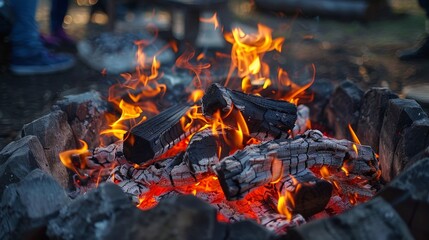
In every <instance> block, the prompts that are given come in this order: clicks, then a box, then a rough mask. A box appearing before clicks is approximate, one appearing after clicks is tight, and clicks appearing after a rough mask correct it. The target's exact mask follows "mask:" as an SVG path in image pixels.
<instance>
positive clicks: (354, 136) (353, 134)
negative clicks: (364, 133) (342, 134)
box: [348, 123, 361, 145]
mask: <svg viewBox="0 0 429 240" xmlns="http://www.w3.org/2000/svg"><path fill="white" fill-rule="evenodd" d="M348 127H349V131H350V135H352V139H353V142H355V143H357V144H359V145H361V143H360V140H359V138H358V136H357V135H356V133H355V131H354V130H353V128H352V125H351V124H350V123H349V125H348Z"/></svg>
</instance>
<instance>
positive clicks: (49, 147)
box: [22, 110, 76, 188]
mask: <svg viewBox="0 0 429 240" xmlns="http://www.w3.org/2000/svg"><path fill="white" fill-rule="evenodd" d="M28 135H35V136H37V138H38V139H39V141H40V143H41V144H42V146H43V149H44V150H45V155H46V158H47V160H48V164H49V169H50V172H51V174H52V176H53V177H54V178H55V179H56V180H57V181H58V182H59V183H60V184H61V186H63V187H64V188H68V187H69V182H70V181H69V174H68V172H67V169H66V167H65V166H64V165H63V164H62V163H61V161H60V159H59V156H58V154H59V153H60V152H63V151H65V150H69V149H74V148H76V143H75V140H74V137H73V132H72V130H71V128H70V125H69V124H68V122H67V115H66V114H65V113H64V112H63V111H60V110H58V111H53V112H51V113H49V114H48V115H45V116H43V117H41V118H39V119H36V120H34V121H33V122H31V123H28V124H25V125H24V127H23V129H22V136H28Z"/></svg>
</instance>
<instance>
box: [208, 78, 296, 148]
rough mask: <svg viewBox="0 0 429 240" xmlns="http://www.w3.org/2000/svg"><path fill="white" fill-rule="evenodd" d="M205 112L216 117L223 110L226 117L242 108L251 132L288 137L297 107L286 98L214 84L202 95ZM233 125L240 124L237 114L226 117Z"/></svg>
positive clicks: (226, 120) (261, 135) (265, 137)
mask: <svg viewBox="0 0 429 240" xmlns="http://www.w3.org/2000/svg"><path fill="white" fill-rule="evenodd" d="M202 108H203V114H204V115H206V116H212V115H213V114H214V113H215V112H217V111H220V112H221V114H222V116H225V115H226V114H227V113H229V112H231V111H232V112H236V111H240V112H241V114H242V115H243V117H244V119H245V121H246V123H247V127H248V128H249V132H250V133H251V135H252V136H254V137H256V138H259V139H267V138H281V137H284V136H287V132H288V131H289V130H291V129H292V128H293V126H294V124H295V121H296V118H297V116H296V106H295V105H293V104H291V103H288V102H286V101H280V100H273V99H268V98H263V97H259V96H255V95H250V94H245V93H242V92H239V91H234V90H230V89H227V88H224V87H222V86H221V85H219V84H212V85H211V86H210V87H209V88H208V89H207V90H206V93H205V95H204V96H203V98H202ZM224 121H225V123H226V124H228V125H229V126H231V127H234V126H236V122H237V119H236V118H235V117H234V114H230V117H226V118H225V119H224Z"/></svg>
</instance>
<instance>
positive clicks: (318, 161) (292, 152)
mask: <svg viewBox="0 0 429 240" xmlns="http://www.w3.org/2000/svg"><path fill="white" fill-rule="evenodd" d="M353 145H354V143H353V142H350V141H348V140H336V139H331V138H326V137H323V134H322V133H321V132H320V131H318V130H309V131H307V132H306V133H305V134H303V135H301V136H298V137H296V138H294V139H279V140H272V141H267V142H264V143H262V144H255V145H250V146H247V147H245V148H244V149H243V150H240V151H237V152H236V153H234V154H233V155H231V156H228V157H226V158H224V159H223V160H222V161H221V162H219V163H218V164H216V165H215V167H214V171H215V172H216V175H217V176H218V178H219V181H220V184H221V186H222V189H223V191H224V193H225V196H226V197H227V199H228V200H236V199H240V198H242V197H243V196H245V195H246V194H247V193H249V192H250V191H251V190H252V189H253V188H254V187H257V186H261V185H264V184H267V183H270V182H273V181H275V180H277V179H278V178H280V177H282V176H284V177H285V176H287V175H289V174H297V173H299V172H301V171H303V170H304V169H306V168H309V167H312V166H329V167H331V168H333V169H340V168H341V167H343V166H344V167H345V168H346V169H347V170H348V171H349V172H350V173H356V174H361V175H362V176H368V177H375V175H376V174H377V172H378V162H377V159H376V157H375V154H374V152H373V151H372V149H371V148H370V147H368V146H359V145H357V150H358V151H357V153H356V152H355V150H354V149H353Z"/></svg>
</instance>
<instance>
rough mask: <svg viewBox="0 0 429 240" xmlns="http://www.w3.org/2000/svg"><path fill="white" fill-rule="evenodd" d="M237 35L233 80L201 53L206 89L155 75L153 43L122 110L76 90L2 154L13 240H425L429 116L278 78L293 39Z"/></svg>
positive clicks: (191, 66)
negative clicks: (281, 55) (215, 71)
mask: <svg viewBox="0 0 429 240" xmlns="http://www.w3.org/2000/svg"><path fill="white" fill-rule="evenodd" d="M226 40H227V41H228V42H230V43H231V44H232V50H231V57H230V58H231V67H230V69H229V71H228V74H227V76H226V77H225V79H223V80H222V81H213V80H212V79H213V78H211V77H210V73H211V72H210V71H211V66H212V63H211V61H212V60H213V59H210V58H208V57H207V56H205V55H204V54H200V55H198V56H195V52H193V51H191V50H189V51H186V52H184V53H183V54H182V55H181V56H180V57H179V58H178V59H177V61H176V65H175V67H176V68H182V69H186V70H187V71H189V72H191V73H192V77H193V79H192V81H191V80H190V79H189V80H188V79H186V77H185V78H183V77H181V76H183V75H179V74H176V73H175V72H174V71H171V72H169V73H163V71H162V68H160V63H159V62H158V61H157V59H156V57H153V61H152V64H151V66H147V59H146V58H148V57H149V56H145V55H144V54H142V53H143V51H142V49H143V48H144V47H145V45H147V44H149V42H147V41H139V42H137V43H136V44H137V45H138V47H139V50H138V52H137V60H138V62H139V63H140V65H139V66H138V67H137V68H136V72H135V73H134V74H122V77H123V78H124V81H123V82H121V83H118V84H116V85H113V86H112V87H111V88H110V89H109V94H108V98H107V100H108V102H109V103H110V104H108V103H107V102H106V101H104V100H103V97H101V94H99V93H97V92H89V93H85V94H81V95H74V96H69V97H67V98H65V99H63V100H61V101H59V102H58V103H57V105H56V106H55V107H54V108H53V110H52V112H51V113H50V114H48V115H47V116H45V117H42V118H40V119H37V120H35V121H34V122H32V123H29V124H26V125H25V126H24V128H23V131H22V139H20V140H18V141H16V142H12V143H11V144H9V145H8V146H6V147H5V148H4V149H3V150H2V151H1V152H0V160H1V161H0V164H1V165H0V170H1V171H0V174H1V182H2V183H3V184H2V188H1V193H2V194H3V195H2V200H1V203H0V209H1V212H0V216H1V220H0V230H1V231H0V238H2V239H3V238H6V239H7V238H16V237H20V238H32V237H35V236H36V238H42V237H48V238H52V239H81V238H85V239H105V238H120V239H136V238H143V239H167V238H168V239H171V238H173V239H277V238H286V239H289V238H290V239H314V238H317V239H319V238H320V239H332V238H341V239H358V238H359V239H361V238H364V239H374V238H375V239H382V238H383V239H392V238H393V239H395V238H405V239H412V238H415V239H425V237H426V236H427V235H428V234H429V233H428V230H427V229H426V228H425V227H424V226H425V220H424V217H423V216H424V213H427V212H428V209H429V208H428V207H429V206H428V201H427V196H428V193H429V189H428V188H427V187H426V186H424V183H425V182H428V181H429V175H428V174H427V172H428V170H429V159H424V157H425V156H427V154H428V151H427V146H428V145H429V139H428V138H427V136H428V135H429V118H428V117H427V115H426V113H425V112H424V111H423V110H422V108H421V107H420V106H419V105H418V104H417V103H416V102H415V101H414V100H407V99H400V98H398V96H396V95H395V94H394V93H392V92H391V91H390V90H388V89H384V88H372V89H369V90H368V91H366V92H363V91H362V90H361V89H359V88H358V87H357V86H356V85H355V84H353V83H352V82H350V81H345V82H343V83H341V84H340V85H338V86H335V87H334V86H333V85H332V83H330V82H328V81H320V82H319V81H315V79H316V77H315V71H316V68H315V66H309V67H307V68H305V69H304V70H303V74H306V76H309V78H308V80H307V81H306V82H304V83H300V84H297V83H295V82H294V81H292V80H291V77H290V76H289V75H288V74H287V72H286V71H285V70H284V69H282V68H279V69H277V72H276V73H275V75H276V76H277V77H272V75H273V74H272V73H270V70H271V71H272V69H270V64H269V63H268V62H267V61H266V60H265V59H264V56H265V55H266V53H267V52H270V51H279V52H280V51H281V50H282V45H283V42H284V39H283V38H273V37H272V36H271V30H270V29H269V28H267V27H265V26H263V25H259V27H258V32H257V33H255V34H245V33H244V32H243V31H242V30H240V29H234V30H233V31H232V33H230V34H227V35H226ZM173 48H174V47H173ZM217 55H218V56H221V54H217ZM221 57H222V56H221ZM164 74H165V75H164ZM188 78H189V77H188ZM172 79H175V81H171V80H172ZM177 79H179V80H177ZM188 83H189V84H188ZM313 83H314V84H313ZM177 89H181V90H182V91H177ZM354 129H356V130H357V131H356V132H355V130H354ZM65 167H67V168H68V169H66V168H65ZM34 169H35V170H34ZM40 169H41V170H40ZM49 174H50V175H51V176H49ZM386 184H387V185H386ZM64 189H66V190H64ZM71 199H73V200H71ZM355 205H357V206H355ZM135 206H137V208H136V207H135ZM138 208H139V209H142V210H144V211H140V210H139V209H138Z"/></svg>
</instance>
